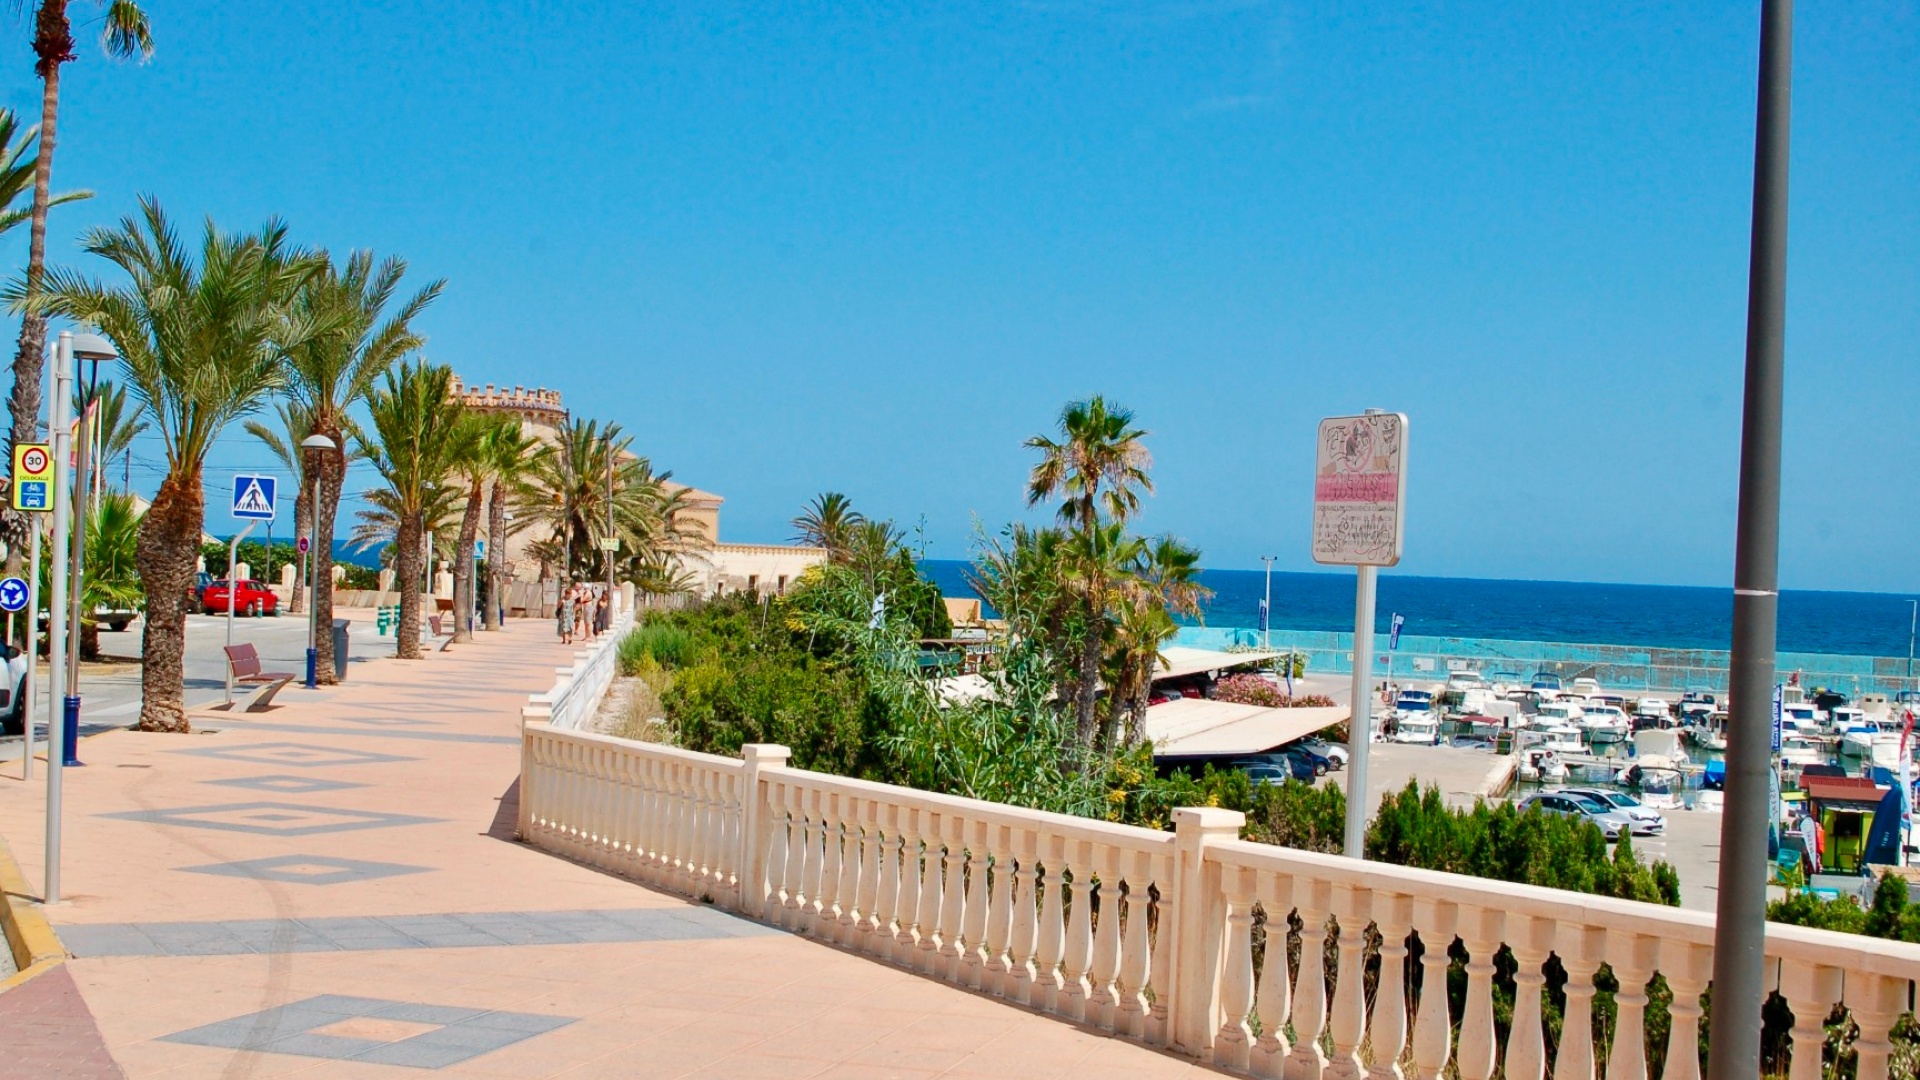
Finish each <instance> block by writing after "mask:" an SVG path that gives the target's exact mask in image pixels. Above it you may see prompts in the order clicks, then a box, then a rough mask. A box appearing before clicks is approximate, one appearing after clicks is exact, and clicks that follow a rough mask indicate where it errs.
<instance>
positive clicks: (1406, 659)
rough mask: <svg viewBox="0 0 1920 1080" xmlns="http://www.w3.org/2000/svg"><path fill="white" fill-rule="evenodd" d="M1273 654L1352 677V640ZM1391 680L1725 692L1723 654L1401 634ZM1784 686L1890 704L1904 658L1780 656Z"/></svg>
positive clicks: (1243, 644) (1226, 640) (1300, 633)
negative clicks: (1579, 681)
mask: <svg viewBox="0 0 1920 1080" xmlns="http://www.w3.org/2000/svg"><path fill="white" fill-rule="evenodd" d="M1174 643H1175V644H1178V645H1190V646H1194V647H1196V648H1204V649H1228V648H1259V647H1261V646H1262V643H1263V638H1262V635H1261V633H1260V631H1258V630H1253V629H1248V628H1245V627H1231V626H1225V627H1221V626H1183V627H1181V628H1180V633H1179V635H1178V637H1177V638H1176V639H1175V642H1174ZM1272 647H1273V648H1275V649H1278V650H1281V651H1283V652H1298V653H1304V654H1305V655H1306V659H1307V670H1308V671H1310V672H1316V673H1318V674H1323V675H1326V674H1334V675H1347V674H1351V673H1352V672H1353V635H1352V634H1347V633H1339V632H1334V631H1324V630H1275V631H1273V633H1272ZM1389 659H1391V673H1392V676H1393V678H1394V680H1395V681H1398V682H1424V681H1429V680H1438V679H1444V678H1446V673H1447V672H1448V671H1449V670H1451V669H1453V668H1459V667H1471V668H1474V669H1477V670H1478V671H1479V672H1480V673H1481V674H1483V675H1490V674H1491V673H1492V672H1495V671H1514V672H1518V673H1519V674H1520V675H1521V676H1522V677H1524V678H1530V677H1532V675H1533V673H1534V672H1536V671H1550V672H1552V673H1554V674H1555V675H1558V676H1560V677H1561V678H1562V679H1563V680H1568V681H1571V680H1573V679H1576V678H1582V677H1584V678H1590V679H1595V680H1598V681H1599V683H1600V685H1601V686H1603V687H1605V688H1607V689H1609V690H1614V689H1619V690H1651V691H1672V692H1674V693H1679V692H1680V691H1683V690H1691V689H1710V690H1713V691H1716V692H1720V693H1725V692H1726V689H1727V650H1725V649H1658V648H1649V647H1646V646H1639V645H1576V644H1570V643H1567V642H1562V641H1509V640H1503V639H1498V638H1474V637H1421V636H1418V635H1414V634H1403V635H1401V637H1400V647H1399V648H1398V649H1397V650H1395V651H1394V652H1393V653H1392V654H1391V655H1389V653H1388V652H1387V635H1385V634H1380V635H1378V636H1377V637H1376V639H1375V643H1374V673H1375V674H1376V675H1377V676H1378V677H1379V678H1380V679H1382V680H1385V679H1386V678H1387V677H1388V673H1389ZM1778 663H1779V670H1780V674H1781V677H1782V679H1783V680H1784V678H1785V677H1786V676H1787V675H1789V674H1790V673H1792V672H1795V671H1798V672H1799V673H1800V682H1801V684H1802V685H1803V686H1810V687H1811V686H1830V687H1832V688H1834V689H1836V690H1840V691H1842V692H1844V693H1847V694H1849V695H1851V694H1857V693H1860V692H1862V691H1870V690H1877V691H1880V692H1882V693H1886V694H1888V695H1889V696H1891V695H1892V694H1893V693H1894V691H1896V690H1899V689H1902V688H1904V687H1905V686H1906V685H1907V681H1906V680H1907V658H1906V657H1904V656H1900V657H1889V656H1840V655H1835V654H1831V653H1792V652H1783V653H1780V654H1779V662H1778Z"/></svg>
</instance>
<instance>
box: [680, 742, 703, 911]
mask: <svg viewBox="0 0 1920 1080" xmlns="http://www.w3.org/2000/svg"><path fill="white" fill-rule="evenodd" d="M680 778H681V785H682V790H683V791H684V792H685V793H686V799H687V833H686V835H687V845H686V847H685V848H684V849H683V851H684V862H683V864H682V866H681V876H682V877H684V878H685V879H686V881H685V884H686V889H687V892H688V893H689V894H691V895H693V896H695V897H698V896H699V895H700V893H701V890H702V889H703V887H704V886H705V884H706V869H707V829H708V827H709V825H708V816H709V815H708V813H707V809H708V807H707V797H706V791H705V790H704V788H703V785H704V784H705V782H706V772H705V770H703V769H701V768H700V767H699V766H698V765H695V764H693V763H692V762H688V763H687V764H686V765H685V766H683V767H682V770H681V774H680Z"/></svg>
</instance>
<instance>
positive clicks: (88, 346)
mask: <svg viewBox="0 0 1920 1080" xmlns="http://www.w3.org/2000/svg"><path fill="white" fill-rule="evenodd" d="M73 356H74V359H76V360H92V361H95V362H98V361H101V360H118V359H120V353H119V352H118V351H116V350H115V349H114V347H113V342H111V341H108V340H107V339H106V338H103V337H101V336H100V335H99V334H94V333H85V332H79V331H76V332H75V333H74V335H73Z"/></svg>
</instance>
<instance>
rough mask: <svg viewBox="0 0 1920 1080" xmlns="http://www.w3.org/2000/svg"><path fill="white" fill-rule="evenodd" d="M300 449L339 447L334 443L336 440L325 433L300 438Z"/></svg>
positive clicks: (333, 448)
mask: <svg viewBox="0 0 1920 1080" xmlns="http://www.w3.org/2000/svg"><path fill="white" fill-rule="evenodd" d="M300 449H302V450H335V449H338V447H337V446H335V445H334V441H333V440H332V439H329V438H327V437H326V436H325V435H309V436H307V437H306V438H304V439H302V440H300Z"/></svg>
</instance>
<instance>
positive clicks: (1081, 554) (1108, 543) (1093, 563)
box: [1061, 521, 1142, 749]
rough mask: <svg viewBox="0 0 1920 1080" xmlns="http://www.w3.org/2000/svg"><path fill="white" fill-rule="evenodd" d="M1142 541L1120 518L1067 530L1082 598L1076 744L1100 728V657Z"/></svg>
mask: <svg viewBox="0 0 1920 1080" xmlns="http://www.w3.org/2000/svg"><path fill="white" fill-rule="evenodd" d="M1141 545H1142V541H1141V540H1140V539H1139V538H1138V537H1133V536H1128V535H1127V532H1126V529H1125V528H1124V527H1123V526H1121V524H1120V523H1119V522H1117V521H1116V522H1097V523H1096V524H1095V525H1094V526H1093V528H1091V529H1089V530H1087V531H1084V532H1072V533H1068V534H1067V538H1066V542H1065V543H1064V544H1063V545H1062V551H1061V555H1062V562H1063V563H1064V569H1065V572H1066V585H1067V588H1068V590H1069V591H1070V592H1071V593H1072V594H1073V596H1074V597H1075V598H1077V599H1078V601H1079V606H1080V611H1081V615H1082V621H1081V625H1080V639H1079V641H1078V642H1077V643H1076V644H1077V645H1078V647H1079V663H1078V665H1077V666H1076V669H1075V671H1074V679H1073V685H1072V687H1071V691H1072V692H1071V695H1070V699H1071V700H1072V702H1073V713H1074V730H1075V732H1076V733H1077V735H1078V745H1079V746H1081V747H1083V748H1089V749H1090V748H1092V746H1093V745H1094V742H1095V741H1096V740H1097V739H1098V737H1099V734H1100V722H1099V714H1098V707H1099V700H1100V660H1101V658H1102V657H1103V656H1105V655H1106V650H1107V644H1108V640H1109V638H1110V636H1111V634H1112V622H1113V613H1114V611H1115V609H1116V608H1117V607H1118V606H1119V603H1120V601H1121V599H1122V598H1123V596H1124V595H1125V593H1124V589H1123V586H1124V585H1125V583H1126V579H1127V574H1128V570H1129V569H1130V568H1131V567H1132V566H1133V564H1134V562H1135V560H1136V559H1138V558H1139V555H1140V548H1141Z"/></svg>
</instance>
